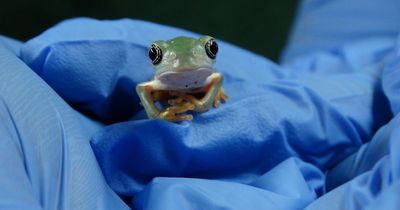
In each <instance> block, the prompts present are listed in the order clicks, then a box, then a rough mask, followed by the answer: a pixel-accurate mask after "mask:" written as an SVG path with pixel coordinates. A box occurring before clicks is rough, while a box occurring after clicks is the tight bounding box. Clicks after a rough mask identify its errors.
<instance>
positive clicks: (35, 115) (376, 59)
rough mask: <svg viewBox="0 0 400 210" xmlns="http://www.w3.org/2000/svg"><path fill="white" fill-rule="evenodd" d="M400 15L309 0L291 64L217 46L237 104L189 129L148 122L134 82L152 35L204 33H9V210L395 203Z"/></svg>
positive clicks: (5, 95)
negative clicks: (16, 36) (21, 38)
mask: <svg viewBox="0 0 400 210" xmlns="http://www.w3.org/2000/svg"><path fill="white" fill-rule="evenodd" d="M376 8H378V9H376ZM396 8H399V3H397V2H396V1H394V0H384V1H381V2H379V3H378V2H376V3H373V2H368V3H363V2H362V1H361V0H352V1H348V0H347V1H346V0H337V1H320V0H310V1H304V2H303V4H302V5H301V7H300V9H299V13H298V17H297V20H296V24H295V26H294V29H293V33H292V36H291V38H290V42H289V44H288V46H287V48H286V50H285V52H284V54H283V57H282V63H281V64H275V63H273V62H271V61H269V60H268V59H266V58H263V57H261V56H258V55H256V54H253V53H251V52H249V51H246V50H244V49H241V48H238V47H236V46H234V45H231V44H229V43H226V42H223V41H222V40H218V41H219V45H220V52H219V54H218V57H217V63H216V68H217V69H218V71H220V72H222V74H223V75H224V76H225V80H224V84H223V85H224V88H225V90H226V92H227V94H228V95H229V97H230V99H229V100H228V102H227V103H224V104H222V105H221V106H220V108H218V109H211V110H210V111H208V112H205V113H200V114H196V115H195V116H194V120H193V121H189V122H181V123H171V122H166V121H160V120H149V119H146V117H145V113H144V111H143V109H142V107H140V106H139V99H138V97H137V96H136V94H135V86H136V84H137V83H140V82H143V81H147V80H149V79H150V78H151V76H152V74H153V70H152V69H151V65H150V62H149V60H148V58H147V46H148V45H149V44H150V43H151V42H152V41H154V40H157V39H170V38H173V37H175V36H182V35H184V36H191V37H197V36H198V34H195V33H192V32H188V31H185V30H182V29H177V28H172V27H168V26H162V25H158V24H154V23H149V22H145V21H139V20H129V19H123V20H114V21H99V20H94V19H89V18H77V19H71V20H66V21H64V22H62V23H60V24H58V25H56V26H54V27H52V28H50V29H49V30H47V31H45V32H44V33H42V34H41V35H39V36H37V37H35V38H33V39H31V40H29V41H28V42H27V43H20V42H18V41H15V40H12V39H9V38H6V37H0V80H1V82H0V120H1V123H0V136H1V138H0V141H1V143H0V145H1V146H0V151H1V152H0V156H1V157H0V167H1V169H2V170H0V197H1V199H0V208H1V209H3V208H4V209H129V208H132V209H163V210H165V209H166V210H168V209H230V210H234V209H287V210H294V209H305V208H306V209H396V208H397V207H398V206H399V200H398V199H396V198H398V196H399V195H400V152H399V151H400V150H399V149H400V143H399V141H397V139H398V138H399V137H400V131H398V129H397V127H398V125H399V121H400V115H399V111H400V98H399V96H398V95H397V94H398V92H399V88H400V79H399V78H400V71H399V70H398V69H399V68H398V67H399V60H400V58H399V56H400V54H399V52H400V51H399V38H398V29H399V25H398V22H397V21H396V20H398V18H399V16H400V14H398V12H397V10H396ZM382 11H384V12H382ZM333 23H334V24H333ZM338 23H342V24H338ZM328 25H329V27H327V26H328ZM217 38H218V37H217ZM1 43H3V44H1ZM393 116H394V117H393Z"/></svg>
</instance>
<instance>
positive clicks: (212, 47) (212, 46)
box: [206, 39, 218, 59]
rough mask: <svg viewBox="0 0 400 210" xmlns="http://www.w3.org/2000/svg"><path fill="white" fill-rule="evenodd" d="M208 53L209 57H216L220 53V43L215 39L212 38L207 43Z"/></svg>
mask: <svg viewBox="0 0 400 210" xmlns="http://www.w3.org/2000/svg"><path fill="white" fill-rule="evenodd" d="M206 53H207V55H208V57H209V58H211V59H215V58H216V57H217V53H218V44H217V42H216V41H215V40H214V39H210V40H209V41H208V42H207V43H206Z"/></svg>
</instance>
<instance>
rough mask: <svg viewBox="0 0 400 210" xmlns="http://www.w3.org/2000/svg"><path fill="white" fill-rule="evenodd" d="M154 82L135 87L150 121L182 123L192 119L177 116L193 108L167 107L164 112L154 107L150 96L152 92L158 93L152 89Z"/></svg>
mask: <svg viewBox="0 0 400 210" xmlns="http://www.w3.org/2000/svg"><path fill="white" fill-rule="evenodd" d="M154 87H155V85H154V82H145V83H140V84H138V85H137V86H136V92H137V94H138V96H139V98H140V101H141V103H142V105H143V107H144V109H145V111H146V113H147V116H148V117H149V118H150V119H162V120H168V121H173V122H177V121H183V120H191V119H192V118H193V116H192V115H178V114H181V113H184V112H186V111H188V110H189V109H192V108H194V107H191V106H185V107H176V106H175V107H169V108H167V109H166V110H164V111H161V110H159V109H158V108H157V106H156V105H155V100H154V99H155V98H154V96H153V95H152V93H153V92H155V91H158V90H157V89H155V88H154Z"/></svg>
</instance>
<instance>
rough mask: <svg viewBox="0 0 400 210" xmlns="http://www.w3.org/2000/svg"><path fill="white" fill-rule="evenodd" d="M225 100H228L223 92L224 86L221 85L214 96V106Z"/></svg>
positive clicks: (216, 106)
mask: <svg viewBox="0 0 400 210" xmlns="http://www.w3.org/2000/svg"><path fill="white" fill-rule="evenodd" d="M227 100H228V96H227V95H226V94H225V91H224V88H222V87H221V88H220V89H219V91H218V93H217V95H216V96H215V99H214V107H215V108H218V107H219V105H220V104H221V101H222V102H226V101H227Z"/></svg>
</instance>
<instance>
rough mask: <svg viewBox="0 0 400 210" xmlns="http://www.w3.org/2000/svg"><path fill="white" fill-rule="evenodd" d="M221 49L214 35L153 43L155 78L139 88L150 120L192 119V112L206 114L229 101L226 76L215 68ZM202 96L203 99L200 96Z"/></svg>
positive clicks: (152, 53) (139, 85)
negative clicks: (159, 103)
mask: <svg viewBox="0 0 400 210" xmlns="http://www.w3.org/2000/svg"><path fill="white" fill-rule="evenodd" d="M218 50H219V46H218V43H217V41H216V39H215V38H213V37H211V36H201V37H199V38H197V39H196V38H192V37H186V36H179V37H175V38H173V39H170V40H166V41H164V40H157V41H154V42H153V43H151V45H150V46H149V48H148V58H149V60H150V62H151V65H152V67H153V69H154V70H155V73H154V77H153V78H152V79H151V80H150V81H146V82H142V83H139V84H137V85H136V92H137V95H138V96H139V98H140V102H141V105H142V106H143V107H144V109H145V111H146V113H147V116H148V118H149V119H160V120H167V121H172V122H179V121H186V120H192V119H193V115H192V114H188V113H187V112H188V111H192V112H205V111H208V110H209V109H210V108H211V107H212V106H214V107H215V108H218V107H219V105H220V104H221V102H226V101H227V99H228V96H227V95H226V94H225V90H224V88H223V87H222V83H223V80H224V78H223V75H222V74H221V73H220V72H219V71H217V70H216V69H215V68H214V64H215V62H216V58H217V53H218ZM199 94H200V95H201V97H200V98H199V97H196V95H199ZM157 101H167V102H168V104H169V105H170V106H168V107H167V108H165V109H160V108H158V106H157V105H156V102H157Z"/></svg>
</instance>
